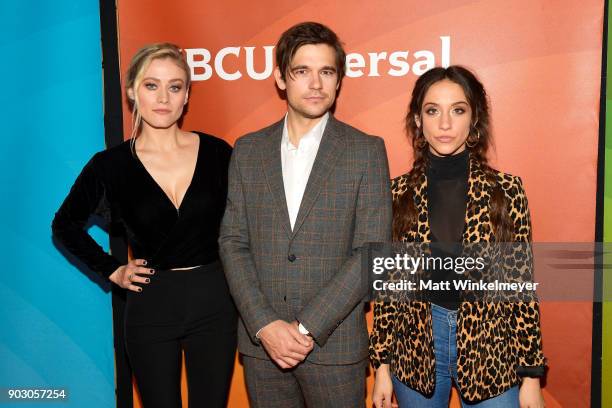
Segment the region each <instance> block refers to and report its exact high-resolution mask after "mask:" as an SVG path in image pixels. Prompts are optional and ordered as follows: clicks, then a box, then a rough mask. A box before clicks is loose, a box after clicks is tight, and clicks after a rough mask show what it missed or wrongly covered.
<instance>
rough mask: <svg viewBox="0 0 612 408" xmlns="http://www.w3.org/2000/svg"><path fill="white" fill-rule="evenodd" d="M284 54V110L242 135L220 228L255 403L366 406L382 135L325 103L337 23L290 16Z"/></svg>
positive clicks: (340, 71)
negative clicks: (366, 258) (368, 301)
mask: <svg viewBox="0 0 612 408" xmlns="http://www.w3.org/2000/svg"><path fill="white" fill-rule="evenodd" d="M276 63H277V67H276V69H275V71H274V76H275V79H276V84H277V86H278V88H279V89H280V90H281V91H282V92H283V93H284V94H285V95H286V100H287V114H286V115H285V117H284V118H283V119H282V120H280V121H279V122H277V123H275V124H273V125H271V126H269V127H267V128H264V129H262V130H259V131H257V132H254V133H251V134H248V135H246V136H244V137H242V138H240V139H239V140H238V141H237V142H236V145H235V147H234V152H233V156H232V160H231V163H230V170H229V193H228V200H227V207H226V211H225V216H224V218H223V222H222V224H221V233H220V238H219V243H220V252H221V258H222V260H223V264H224V267H225V274H226V276H227V280H228V283H229V286H230V290H231V292H232V295H233V297H234V300H235V302H236V305H237V307H238V310H239V312H240V314H241V317H242V319H241V323H240V326H239V332H238V347H239V351H240V353H241V354H242V356H243V362H244V371H245V377H246V384H247V389H248V393H249V400H250V404H251V406H253V407H282V408H288V407H303V406H308V407H316V408H320V407H343V408H344V407H351V408H353V407H358V406H362V407H363V405H364V392H365V369H366V365H367V360H366V358H367V355H368V350H367V344H368V336H367V328H366V321H365V316H364V303H363V300H364V297H365V295H366V293H367V279H363V277H362V270H361V264H362V262H361V252H362V248H363V246H364V244H366V243H368V242H380V241H388V240H390V235H391V192H390V190H389V170H388V164H387V157H386V152H385V146H384V142H383V140H382V139H381V138H379V137H373V136H368V135H366V134H364V133H363V132H360V131H359V130H357V129H354V128H352V127H350V126H349V125H347V124H345V123H342V122H340V121H338V120H336V119H335V118H334V117H333V116H332V115H331V114H330V113H329V110H330V108H331V107H332V106H333V104H334V101H335V97H336V92H337V90H338V88H339V87H340V83H341V80H342V77H343V76H344V69H345V52H344V50H343V48H342V45H341V43H340V41H339V39H338V37H337V36H336V34H335V33H334V32H333V31H331V30H330V29H329V28H327V27H325V26H324V25H321V24H318V23H301V24H298V25H296V26H294V27H292V28H290V29H289V30H287V31H286V32H285V33H283V35H282V36H281V38H280V40H279V42H278V44H277V48H276ZM366 277H367V276H366Z"/></svg>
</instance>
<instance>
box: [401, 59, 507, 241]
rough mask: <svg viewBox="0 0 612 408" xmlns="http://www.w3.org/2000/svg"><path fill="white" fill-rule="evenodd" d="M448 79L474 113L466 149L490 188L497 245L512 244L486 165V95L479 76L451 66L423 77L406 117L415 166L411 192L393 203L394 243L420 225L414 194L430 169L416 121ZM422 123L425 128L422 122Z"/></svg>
mask: <svg viewBox="0 0 612 408" xmlns="http://www.w3.org/2000/svg"><path fill="white" fill-rule="evenodd" d="M445 79H446V80H449V81H452V82H454V83H456V84H458V85H459V86H461V88H462V89H463V92H464V94H465V97H466V98H467V100H468V103H469V104H470V107H471V109H472V118H471V126H470V133H469V135H468V138H467V145H466V149H468V151H469V155H470V161H473V160H475V161H476V162H478V163H479V164H480V168H481V170H482V171H483V172H484V174H485V177H486V179H487V181H488V184H489V185H490V186H491V191H490V192H489V193H490V194H491V200H490V203H489V214H490V219H491V224H492V226H493V232H494V237H495V241H497V242H511V241H512V240H513V222H512V219H511V218H510V214H509V213H508V210H507V202H506V196H505V194H504V191H503V190H502V188H501V185H500V184H499V182H498V178H497V171H496V170H495V169H493V168H491V167H490V166H489V164H488V162H487V152H488V150H489V149H490V148H491V147H492V140H491V132H490V127H489V103H488V99H487V93H486V91H485V89H484V87H483V85H482V83H481V82H480V81H479V80H478V79H477V78H476V76H475V75H474V74H473V73H472V72H471V71H470V70H468V69H467V68H465V67H462V66H459V65H451V66H449V67H448V68H441V67H437V68H433V69H431V70H429V71H427V72H426V73H424V74H423V75H421V77H419V79H418V80H417V81H416V83H415V85H414V89H413V91H412V98H411V100H410V105H409V107H408V114H407V115H406V131H407V133H408V137H409V139H410V141H411V144H412V149H413V150H414V164H413V167H412V170H410V172H409V173H408V190H407V191H406V193H405V194H403V195H401V196H400V197H399V198H398V199H397V200H394V201H393V239H394V240H396V241H399V240H401V239H402V237H403V235H404V233H405V232H406V231H408V230H410V229H411V228H412V227H413V226H414V225H416V223H417V210H416V206H415V203H414V191H415V190H416V188H417V187H418V186H419V185H420V184H421V182H422V180H423V178H424V177H425V169H426V167H427V165H428V154H427V151H428V149H429V145H428V144H427V141H426V140H425V137H424V136H423V131H422V129H421V128H420V127H419V126H418V125H417V118H421V110H422V108H423V100H424V99H425V95H426V94H427V91H428V90H429V88H430V87H431V86H432V85H433V84H435V83H436V82H439V81H442V80H445ZM420 123H421V124H422V121H420ZM468 211H469V209H468Z"/></svg>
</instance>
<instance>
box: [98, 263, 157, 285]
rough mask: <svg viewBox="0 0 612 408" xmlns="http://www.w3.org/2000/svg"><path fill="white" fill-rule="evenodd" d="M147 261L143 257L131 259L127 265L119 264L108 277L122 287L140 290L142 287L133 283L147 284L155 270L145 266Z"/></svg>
mask: <svg viewBox="0 0 612 408" xmlns="http://www.w3.org/2000/svg"><path fill="white" fill-rule="evenodd" d="M146 264H147V261H146V260H144V259H132V260H131V261H129V262H128V263H127V265H121V266H120V267H119V268H117V269H116V270H115V272H113V273H112V274H111V275H110V276H109V277H108V279H109V280H110V281H111V282H113V283H115V284H117V285H119V286H121V287H122V288H123V289H128V290H131V291H133V292H142V287H140V286H136V285H134V283H141V284H143V285H146V284H148V283H149V282H150V281H151V279H150V278H149V276H150V275H153V274H154V273H155V271H154V270H153V269H151V268H145V265H146Z"/></svg>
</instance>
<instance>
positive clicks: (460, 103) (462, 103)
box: [423, 101, 469, 106]
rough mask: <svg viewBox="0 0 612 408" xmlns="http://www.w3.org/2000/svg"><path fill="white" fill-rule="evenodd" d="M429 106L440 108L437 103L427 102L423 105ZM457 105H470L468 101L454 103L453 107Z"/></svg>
mask: <svg viewBox="0 0 612 408" xmlns="http://www.w3.org/2000/svg"><path fill="white" fill-rule="evenodd" d="M427 105H433V106H438V104H437V103H435V102H425V103H423V106H427ZM455 105H469V103H467V102H466V101H459V102H453V103H452V104H451V106H455Z"/></svg>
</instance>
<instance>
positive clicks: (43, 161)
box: [0, 0, 115, 407]
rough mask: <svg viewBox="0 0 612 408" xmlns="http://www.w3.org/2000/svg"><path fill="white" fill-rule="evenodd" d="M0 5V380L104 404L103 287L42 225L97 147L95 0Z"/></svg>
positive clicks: (106, 321) (84, 403) (108, 388)
mask: <svg viewBox="0 0 612 408" xmlns="http://www.w3.org/2000/svg"><path fill="white" fill-rule="evenodd" d="M0 16H1V17H0V19H1V20H2V24H0V55H2V61H3V62H2V64H0V78H2V79H3V81H2V82H3V86H2V98H1V99H0V111H1V112H2V114H1V115H0V117H2V135H1V137H0V155H1V157H0V186H1V188H2V200H1V201H0V214H1V216H0V248H1V252H2V257H1V259H2V261H3V265H2V269H3V270H2V272H1V273H0V302H1V307H0V327H1V330H0V361H1V362H2V363H0V387H8V388H21V387H39V388H58V387H65V388H67V390H68V401H67V402H66V403H65V404H61V405H60V406H70V407H110V406H114V403H115V401H114V366H113V344H112V313H111V306H110V295H109V293H108V287H107V286H106V287H105V284H104V283H103V282H101V281H100V280H99V279H97V277H96V276H94V274H93V273H91V272H88V271H87V270H86V269H84V268H82V267H79V266H78V265H75V264H72V263H71V262H69V261H68V260H67V259H66V258H65V257H64V255H63V254H62V253H61V252H60V250H59V249H58V248H57V247H56V245H55V244H54V242H53V240H52V237H51V230H50V224H51V220H52V218H53V215H54V213H55V211H56V210H57V208H58V207H59V205H60V204H61V202H62V200H63V198H64V197H65V195H66V194H67V192H68V190H69V188H70V185H71V184H72V182H73V181H74V179H75V178H76V176H77V175H78V173H79V172H80V170H81V168H82V167H83V165H84V164H85V163H86V162H87V160H88V159H89V158H90V157H91V156H92V154H93V153H95V152H96V151H99V150H102V149H103V148H104V134H103V107H102V67H101V65H102V64H101V49H100V18H99V5H98V1H94V0H83V1H78V2H76V1H72V0H58V1H52V2H41V1H33V0H30V1H24V0H12V1H3V2H1V3H0ZM92 230H93V235H94V237H95V238H96V239H97V240H98V242H101V243H103V244H105V243H106V241H107V236H106V234H105V233H104V232H103V231H102V230H100V229H97V227H94V228H92ZM104 246H106V245H104ZM1 400H2V398H0V401H1ZM0 405H2V406H6V405H5V403H4V402H3V403H0ZM8 405H13V404H12V403H10V402H9V403H8ZM30 405H31V406H40V404H30V403H25V404H24V403H19V404H15V406H19V407H25V406H30Z"/></svg>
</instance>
